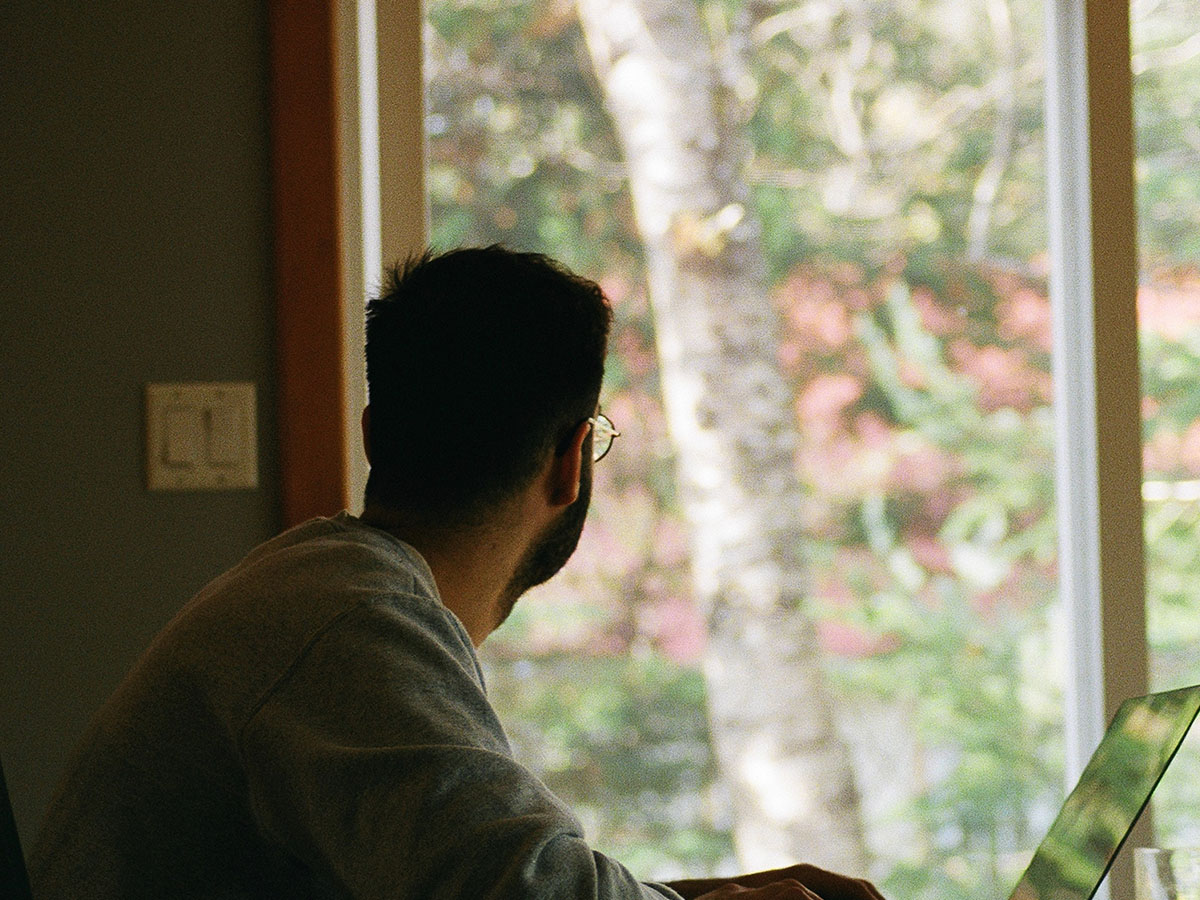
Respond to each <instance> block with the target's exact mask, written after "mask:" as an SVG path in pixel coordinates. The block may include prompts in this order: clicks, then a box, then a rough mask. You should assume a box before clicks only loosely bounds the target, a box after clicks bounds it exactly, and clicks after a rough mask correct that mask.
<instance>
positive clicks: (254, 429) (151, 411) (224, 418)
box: [146, 381, 258, 491]
mask: <svg viewBox="0 0 1200 900" xmlns="http://www.w3.org/2000/svg"><path fill="white" fill-rule="evenodd" d="M256 410H257V407H256V389H255V385H254V383H253V382H248V381H246V382H243V381H234V382H191V383H181V384H148V385H146V486H147V487H148V488H149V489H150V490H152V491H222V490H236V489H245V488H255V487H258V425H257V421H256V419H257V415H256Z"/></svg>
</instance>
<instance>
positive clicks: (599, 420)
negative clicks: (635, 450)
mask: <svg viewBox="0 0 1200 900" xmlns="http://www.w3.org/2000/svg"><path fill="white" fill-rule="evenodd" d="M588 424H589V425H591V426H592V462H600V460H602V459H604V457H605V456H606V455H608V451H609V450H611V449H612V445H613V438H619V437H620V436H621V432H619V431H617V427H616V426H615V425H613V423H612V419H610V418H609V417H608V416H606V415H604V413H602V412H600V411H599V410H596V415H594V416H592V417H591V418H590V419H588Z"/></svg>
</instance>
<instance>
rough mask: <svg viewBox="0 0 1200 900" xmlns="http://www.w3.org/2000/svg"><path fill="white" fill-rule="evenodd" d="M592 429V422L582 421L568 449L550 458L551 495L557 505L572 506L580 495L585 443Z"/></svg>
mask: <svg viewBox="0 0 1200 900" xmlns="http://www.w3.org/2000/svg"><path fill="white" fill-rule="evenodd" d="M591 431H592V424H591V423H590V422H580V423H579V425H578V426H577V427H576V428H575V431H574V432H573V433H572V434H571V441H570V443H569V444H568V445H567V448H566V450H564V451H563V452H562V453H561V454H555V455H554V456H552V457H551V458H550V473H549V482H548V485H547V487H548V489H549V497H550V502H551V503H552V504H553V505H555V506H570V505H571V504H572V503H574V502H575V500H576V499H577V498H578V497H579V481H580V478H581V477H582V475H583V444H584V441H586V440H587V438H588V435H589V434H590V433H591Z"/></svg>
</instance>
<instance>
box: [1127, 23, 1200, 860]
mask: <svg viewBox="0 0 1200 900" xmlns="http://www.w3.org/2000/svg"><path fill="white" fill-rule="evenodd" d="M1131 9H1132V14H1133V22H1132V24H1133V33H1132V43H1133V75H1134V121H1135V126H1136V139H1137V169H1136V173H1135V174H1136V185H1137V202H1138V243H1139V252H1140V257H1141V259H1140V264H1141V272H1140V279H1139V288H1138V317H1139V326H1140V334H1139V341H1140V345H1141V369H1142V373H1141V374H1142V389H1143V394H1144V399H1143V404H1142V413H1143V435H1144V440H1145V445H1144V453H1143V466H1144V469H1145V483H1144V486H1143V491H1142V495H1143V500H1144V502H1145V522H1146V582H1147V585H1146V586H1147V610H1146V614H1147V629H1148V632H1149V634H1148V640H1149V644H1150V675H1151V682H1152V684H1153V686H1154V687H1155V688H1156V689H1162V690H1165V689H1169V688H1174V687H1182V686H1184V685H1188V684H1195V683H1197V682H1200V656H1198V655H1197V653H1196V648H1197V646H1200V553H1198V552H1197V551H1198V549H1200V228H1198V227H1197V223H1200V31H1197V24H1196V23H1197V22H1198V21H1200V18H1198V17H1200V3H1197V2H1196V0H1135V2H1134V3H1133V5H1132V7H1131ZM1198 804H1200V734H1193V735H1192V736H1191V737H1189V738H1188V740H1187V742H1186V743H1185V744H1184V749H1183V750H1182V751H1181V752H1180V756H1179V757H1177V758H1176V760H1175V762H1174V763H1173V764H1172V766H1171V768H1170V769H1169V770H1168V771H1167V775H1166V777H1165V778H1164V780H1163V784H1162V786H1161V788H1160V789H1159V791H1158V793H1157V795H1156V799H1155V813H1156V825H1157V828H1158V832H1159V835H1158V837H1159V842H1160V843H1162V844H1164V845H1178V844H1195V843H1197V842H1200V825H1198V823H1197V822H1196V817H1195V810H1196V808H1197V805H1198Z"/></svg>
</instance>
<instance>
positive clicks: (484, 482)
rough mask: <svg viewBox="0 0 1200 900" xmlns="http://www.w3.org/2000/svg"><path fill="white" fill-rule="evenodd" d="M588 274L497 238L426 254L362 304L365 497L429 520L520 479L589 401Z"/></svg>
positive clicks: (464, 509)
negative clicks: (367, 456)
mask: <svg viewBox="0 0 1200 900" xmlns="http://www.w3.org/2000/svg"><path fill="white" fill-rule="evenodd" d="M611 319H612V311H611V309H610V308H609V305H608V301H607V300H606V299H605V297H604V293H603V291H602V290H601V289H600V287H599V285H597V284H595V283H594V282H592V281H589V280H587V279H586V278H581V277H579V276H577V275H575V274H573V273H572V272H570V271H569V270H568V269H567V268H566V267H565V266H563V265H561V264H560V263H557V262H555V261H554V260H552V259H550V258H549V257H546V256H542V255H540V254H535V253H518V252H514V251H511V250H508V249H506V248H504V247H501V246H491V247H482V248H464V249H459V250H452V251H450V252H448V253H444V254H440V255H438V254H434V253H432V252H426V253H424V254H422V255H420V256H415V257H411V258H410V259H408V260H407V261H406V262H404V263H403V264H400V265H397V266H396V267H395V269H394V270H393V271H392V272H391V275H390V277H389V279H388V281H387V283H386V284H385V285H384V288H383V291H382V293H381V294H380V296H379V297H378V298H376V299H374V300H372V301H371V302H370V303H368V304H367V326H366V328H367V341H366V351H367V389H368V394H369V398H370V404H371V419H370V434H369V437H370V442H371V473H370V476H369V478H368V480H367V489H366V497H367V502H368V503H376V504H379V505H382V506H383V507H386V508H389V509H393V510H401V511H406V512H409V513H418V514H420V515H423V516H427V517H433V518H434V519H435V520H436V519H438V518H444V517H447V516H463V515H473V514H477V513H478V512H480V511H482V510H484V509H486V508H487V507H489V506H491V505H493V504H495V503H497V502H499V501H501V500H504V499H506V498H507V497H509V496H511V495H512V494H514V493H516V492H517V491H518V490H520V489H521V488H523V487H524V486H526V485H527V484H528V483H529V482H530V480H531V479H532V478H533V476H534V475H535V474H536V472H537V470H538V468H539V467H540V466H541V465H543V464H544V462H545V460H546V458H547V454H548V453H549V452H550V451H551V450H556V451H558V452H561V448H560V447H559V445H560V444H561V442H563V441H564V440H566V438H567V437H569V435H570V433H571V429H572V428H573V427H574V426H576V425H578V424H579V423H580V422H581V421H582V420H584V419H586V418H588V417H589V416H591V415H592V414H593V411H594V410H595V407H596V403H597V400H598V398H599V395H600V381H601V379H602V378H603V376H604V355H605V349H606V346H607V342H608V330H609V324H610V321H611Z"/></svg>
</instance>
